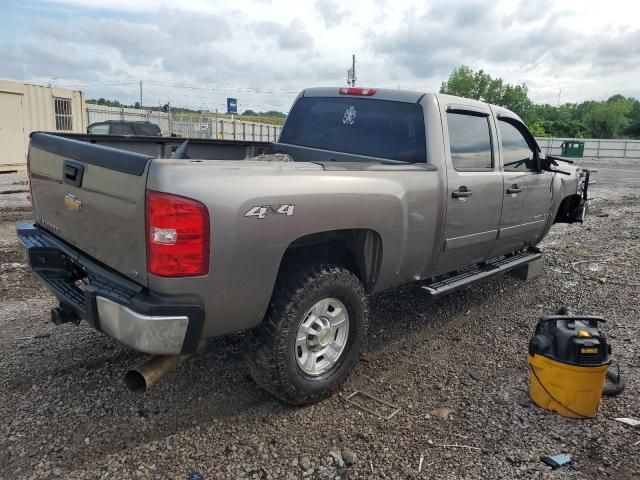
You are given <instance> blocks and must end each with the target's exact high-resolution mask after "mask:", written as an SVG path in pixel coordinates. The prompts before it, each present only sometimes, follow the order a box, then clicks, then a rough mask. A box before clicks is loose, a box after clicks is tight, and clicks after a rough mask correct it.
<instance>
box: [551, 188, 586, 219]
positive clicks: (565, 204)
mask: <svg viewBox="0 0 640 480" xmlns="http://www.w3.org/2000/svg"><path fill="white" fill-rule="evenodd" d="M581 199H582V197H581V196H580V195H578V194H573V195H569V196H568V197H565V198H563V199H562V202H561V203H560V207H558V213H556V218H555V219H554V221H553V223H573V216H572V214H573V212H574V210H575V209H576V208H578V207H579V205H580V201H581Z"/></svg>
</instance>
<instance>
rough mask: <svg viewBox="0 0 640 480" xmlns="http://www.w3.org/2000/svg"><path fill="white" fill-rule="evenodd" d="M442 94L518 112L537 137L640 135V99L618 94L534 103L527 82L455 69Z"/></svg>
mask: <svg viewBox="0 0 640 480" xmlns="http://www.w3.org/2000/svg"><path fill="white" fill-rule="evenodd" d="M440 93H446V94H450V95H457V96H460V97H466V98H474V99H476V100H483V101H485V102H488V103H492V104H494V105H500V106H502V107H505V108H508V109H509V110H512V111H513V112H515V113H517V114H518V115H519V116H520V117H521V118H522V120H524V122H525V123H526V124H527V125H528V126H529V128H530V129H531V132H532V133H533V134H534V135H535V136H540V137H542V136H552V137H570V138H640V101H638V100H637V99H636V98H633V97H624V96H623V95H620V94H617V95H613V96H611V97H609V98H608V99H607V100H602V101H596V100H587V101H585V102H582V103H564V104H562V105H559V106H554V105H549V104H543V105H540V104H535V103H533V102H532V101H531V99H530V98H529V95H528V89H527V86H526V84H524V83H523V84H522V85H512V84H509V83H506V82H505V81H503V80H502V79H501V78H492V77H491V76H490V75H489V74H487V73H486V72H485V71H483V70H478V71H477V72H475V71H473V70H472V69H471V68H469V67H467V66H465V65H462V66H460V67H458V68H455V69H454V70H453V71H452V72H451V75H449V78H448V79H447V81H446V82H443V83H442V86H441V87H440Z"/></svg>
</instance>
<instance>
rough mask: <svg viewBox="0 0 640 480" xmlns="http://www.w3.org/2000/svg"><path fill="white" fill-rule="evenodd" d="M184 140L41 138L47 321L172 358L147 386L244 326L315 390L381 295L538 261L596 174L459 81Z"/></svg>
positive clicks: (270, 386)
mask: <svg viewBox="0 0 640 480" xmlns="http://www.w3.org/2000/svg"><path fill="white" fill-rule="evenodd" d="M180 142H181V140H178V139H172V138H162V139H158V140H152V139H130V140H127V139H122V138H116V137H112V138H109V137H103V136H91V135H89V136H86V135H74V134H50V133H34V134H32V136H31V142H30V149H29V176H30V187H31V189H32V196H31V198H32V201H33V211H34V216H35V222H34V223H30V224H22V225H20V226H19V227H18V237H19V238H20V240H21V241H22V243H23V244H24V246H25V248H26V250H27V254H28V258H29V260H30V265H31V269H32V270H33V272H34V273H35V274H36V275H37V276H38V277H39V278H40V280H42V282H43V283H44V284H45V285H46V286H47V288H49V289H50V290H51V291H52V292H53V293H54V294H55V295H56V296H57V297H58V299H59V300H60V306H59V307H57V308H55V309H54V310H53V312H52V318H53V319H54V320H55V321H56V322H58V323H60V322H68V321H74V322H77V321H79V320H80V319H84V320H86V321H87V322H88V323H89V324H90V325H92V326H93V327H94V328H96V329H97V330H99V331H102V332H104V333H106V334H107V335H110V336H112V337H114V338H116V339H117V340H119V341H120V342H122V343H124V344H125V345H128V346H129V347H131V348H133V349H136V350H139V351H141V352H146V353H149V354H154V355H161V357H159V359H156V360H155V361H154V362H155V363H154V364H153V367H149V368H153V369H155V371H154V375H151V377H149V378H146V377H145V378H146V380H147V381H152V380H150V378H157V377H159V376H160V375H161V374H162V373H164V372H165V371H167V370H168V369H169V368H170V367H171V366H174V365H175V364H176V363H177V362H179V361H180V360H182V359H184V358H186V356H188V355H189V354H191V353H193V352H195V351H196V350H197V349H198V347H199V345H201V344H202V341H203V340H206V339H209V338H212V337H216V336H219V335H225V334H230V333H234V332H239V331H249V332H250V334H249V338H250V339H251V341H250V348H249V350H248V353H247V361H248V364H249V368H250V371H251V374H252V376H253V378H254V379H255V381H256V382H257V383H258V384H259V385H260V386H261V387H263V388H264V389H266V390H268V391H270V392H272V393H273V394H274V395H275V396H277V397H278V398H280V399H282V400H284V401H286V402H289V403H292V404H305V403H310V402H314V401H318V400H320V399H322V398H324V397H326V396H327V395H329V394H330V393H331V392H333V391H334V390H335V389H336V388H337V387H338V386H339V385H340V383H341V382H342V381H343V380H344V379H345V378H346V377H347V375H348V374H349V372H350V370H351V368H352V366H353V364H354V362H356V360H357V358H358V355H359V352H360V348H361V345H362V342H363V338H364V335H365V330H366V327H367V318H368V307H367V296H368V295H370V294H372V293H376V292H380V291H382V290H385V289H388V288H391V287H395V286H398V285H401V284H405V283H409V282H417V283H419V284H420V285H421V286H423V287H424V289H425V294H428V295H433V296H438V295H441V294H443V293H447V292H450V291H453V290H454V289H456V288H459V287H462V286H465V285H469V284H471V283H473V282H475V281H478V280H482V279H485V278H488V277H490V276H493V275H496V274H499V273H503V272H505V271H509V270H516V271H518V272H520V273H523V272H524V273H525V274H526V273H527V272H529V273H531V271H530V269H531V268H532V267H531V265H534V264H535V265H536V268H539V266H540V257H541V253H540V251H539V250H538V249H537V248H536V247H535V246H536V245H537V244H538V243H539V242H540V241H541V240H542V239H543V238H544V236H545V235H546V234H547V232H548V231H549V229H550V228H551V226H552V225H553V224H554V223H559V222H560V223H573V222H582V220H583V219H584V216H585V213H586V210H587V207H588V201H587V187H588V171H584V170H581V169H580V168H577V167H574V166H571V165H567V166H563V167H558V163H557V159H554V158H551V157H545V156H544V155H543V154H542V153H541V151H540V148H539V147H538V145H537V143H536V141H535V139H534V137H533V136H532V135H531V133H530V132H529V130H528V129H527V127H526V126H525V124H524V123H523V122H522V120H521V119H520V118H519V117H518V116H517V115H515V114H514V113H513V112H510V111H509V110H506V109H504V108H501V107H497V106H495V105H488V104H486V103H483V102H479V101H475V100H469V99H464V98H457V97H452V96H447V95H440V94H425V93H422V92H411V91H400V90H382V89H379V90H376V89H366V88H312V89H308V90H304V91H303V92H302V93H301V94H300V95H299V96H298V98H297V99H296V101H295V104H294V105H293V108H292V109H291V112H290V114H289V116H288V118H287V120H286V123H285V125H284V127H283V130H282V133H281V136H280V138H279V142H277V143H260V142H244V141H221V140H190V141H188V142H185V143H183V144H180ZM108 147H111V148H108ZM274 154H280V155H274ZM525 276H526V275H525ZM389 321H393V319H389ZM142 373H143V375H142V376H143V377H144V376H145V371H144V370H143V371H142ZM146 373H148V371H147V372H146ZM145 378H143V379H142V381H144V380H145ZM132 379H133V377H132ZM130 386H132V388H139V389H144V384H143V385H142V386H141V385H140V384H136V382H135V381H133V380H132V382H131V384H130Z"/></svg>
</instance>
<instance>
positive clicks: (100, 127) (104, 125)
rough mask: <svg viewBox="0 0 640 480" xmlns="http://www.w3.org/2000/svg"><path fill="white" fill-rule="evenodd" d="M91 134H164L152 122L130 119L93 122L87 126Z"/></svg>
mask: <svg viewBox="0 0 640 480" xmlns="http://www.w3.org/2000/svg"><path fill="white" fill-rule="evenodd" d="M87 133H88V134H89V135H141V136H149V137H159V136H161V135H162V131H161V130H160V127H159V126H158V125H156V124H155V123H151V122H138V121H129V120H107V121H104V122H96V123H92V124H91V125H89V126H88V127H87Z"/></svg>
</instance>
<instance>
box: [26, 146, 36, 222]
mask: <svg viewBox="0 0 640 480" xmlns="http://www.w3.org/2000/svg"><path fill="white" fill-rule="evenodd" d="M27 179H28V181H29V201H30V202H31V210H33V208H34V206H35V205H34V204H33V187H32V186H31V156H30V155H29V153H27Z"/></svg>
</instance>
